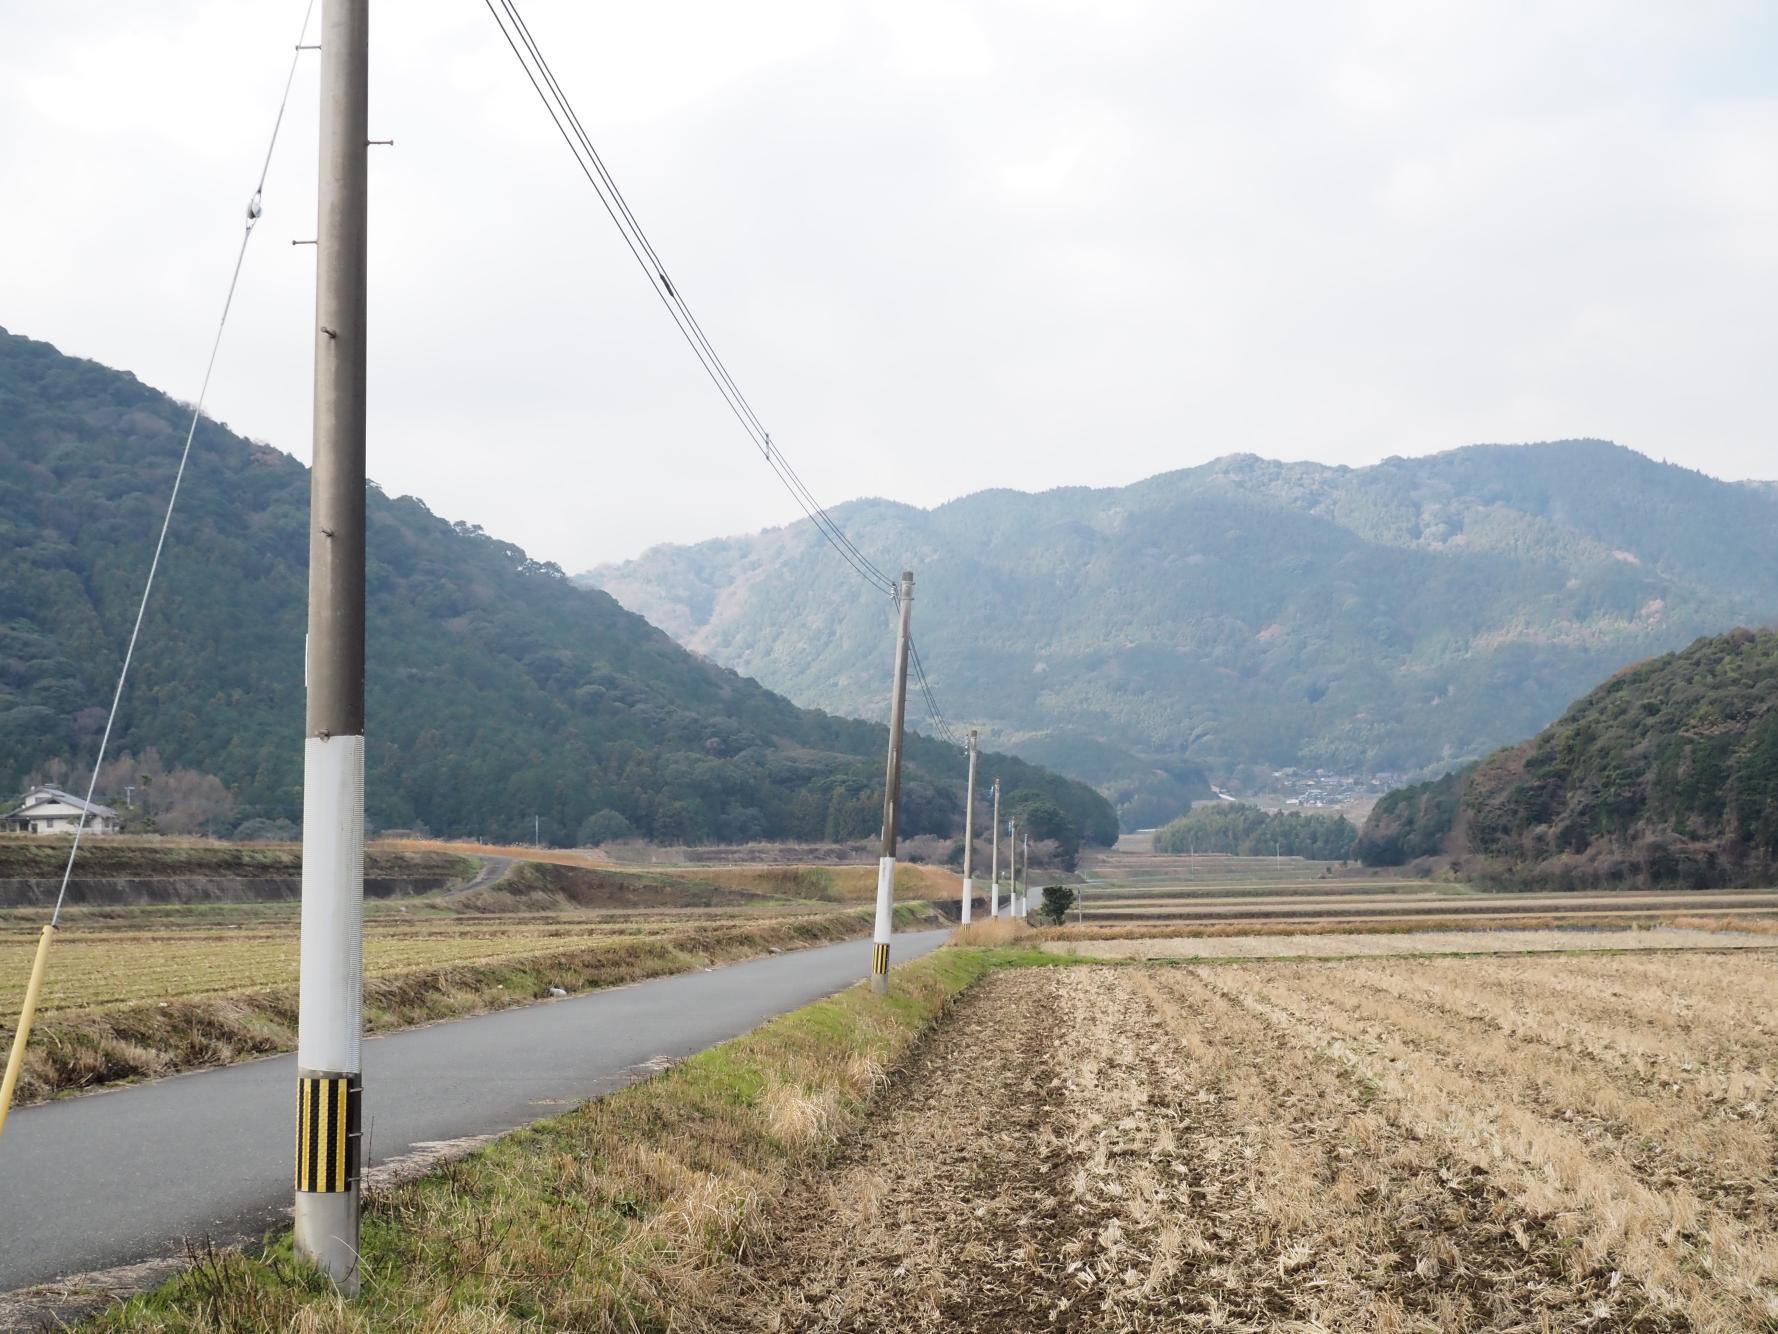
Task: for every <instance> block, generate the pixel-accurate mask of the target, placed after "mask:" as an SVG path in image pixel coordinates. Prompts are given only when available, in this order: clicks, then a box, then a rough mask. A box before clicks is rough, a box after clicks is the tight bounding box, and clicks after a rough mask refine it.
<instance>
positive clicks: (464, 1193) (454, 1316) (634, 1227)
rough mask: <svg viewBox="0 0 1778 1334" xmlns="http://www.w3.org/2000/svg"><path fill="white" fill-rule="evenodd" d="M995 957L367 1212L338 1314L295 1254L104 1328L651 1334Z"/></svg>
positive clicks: (710, 1061) (718, 1269)
mask: <svg viewBox="0 0 1778 1334" xmlns="http://www.w3.org/2000/svg"><path fill="white" fill-rule="evenodd" d="M998 962H999V959H998V958H997V957H996V956H995V955H993V954H990V953H989V952H988V951H985V950H980V949H948V950H939V951H937V952H935V953H934V954H931V955H928V956H927V957H925V958H923V959H920V960H918V961H916V962H914V963H912V964H909V965H907V966H905V967H902V968H898V969H897V970H896V971H895V973H894V977H893V983H892V987H891V993H890V995H889V997H888V998H887V999H886V1000H885V999H879V998H876V997H873V996H871V995H870V993H869V992H868V991H867V990H865V989H864V988H863V987H853V988H851V989H850V990H847V991H844V992H842V993H840V994H839V995H838V996H835V997H832V998H830V999H828V1000H824V1001H818V1002H816V1003H815V1004H813V1005H809V1006H805V1007H804V1008H803V1009H800V1010H796V1011H794V1012H792V1013H790V1014H787V1015H784V1016H782V1017H780V1018H778V1019H775V1020H773V1021H772V1022H770V1023H768V1024H766V1025H764V1026H762V1027H761V1028H759V1029H756V1030H755V1031H754V1032H752V1033H750V1034H748V1035H746V1036H745V1037H741V1038H738V1039H736V1040H734V1041H732V1042H728V1043H725V1044H723V1045H722V1046H719V1047H714V1048H712V1049H711V1050H709V1051H706V1052H704V1053H702V1054H700V1055H698V1056H695V1057H692V1058H691V1059H689V1060H687V1061H685V1062H683V1063H682V1064H680V1065H678V1066H677V1067H675V1068H674V1069H673V1070H671V1071H669V1072H668V1073H666V1074H664V1075H661V1076H658V1077H656V1078H654V1079H651V1080H648V1081H646V1082H644V1083H641V1084H637V1085H634V1086H632V1087H631V1088H629V1089H627V1090H625V1091H623V1092H620V1093H617V1094H613V1095H612V1096H610V1097H608V1098H603V1099H601V1100H599V1101H597V1102H591V1103H588V1104H586V1105H584V1106H583V1107H581V1108H579V1109H578V1110H576V1111H574V1112H571V1113H569V1114H568V1115H566V1116H560V1117H555V1118H553V1119H551V1120H548V1121H543V1122H539V1123H538V1124H537V1125H535V1126H532V1127H530V1128H528V1129H525V1130H521V1131H518V1132H516V1133H514V1134H512V1135H509V1136H507V1137H506V1138H504V1139H502V1140H500V1141H498V1142H496V1143H495V1144H493V1145H490V1146H489V1147H488V1148H486V1149H484V1150H482V1151H481V1152H479V1153H476V1154H474V1155H472V1156H470V1157H468V1158H464V1159H461V1160H458V1161H456V1162H454V1163H451V1164H448V1165H447V1166H445V1167H443V1168H441V1169H439V1170H438V1171H436V1172H434V1173H432V1174H431V1175H429V1176H427V1177H423V1178H421V1179H420V1180H418V1181H415V1182H412V1183H409V1184H407V1185H404V1186H400V1187H397V1188H396V1189H394V1190H392V1191H390V1192H388V1193H387V1194H386V1195H382V1196H380V1197H377V1198H373V1199H372V1200H371V1202H370V1204H369V1206H368V1208H367V1211H366V1215H365V1225H364V1236H363V1243H364V1290H363V1293H362V1295H361V1296H360V1297H359V1298H358V1300H357V1301H355V1302H353V1303H351V1304H344V1303H341V1302H340V1301H338V1300H337V1299H336V1298H334V1297H333V1296H332V1295H331V1293H330V1291H329V1290H328V1289H327V1287H326V1286H325V1284H324V1283H322V1282H321V1281H319V1280H318V1279H316V1278H315V1276H314V1275H313V1274H311V1273H309V1272H307V1271H306V1270H304V1269H303V1268H302V1267H300V1266H298V1265H297V1264H295V1263H294V1262H293V1261H292V1259H291V1256H290V1251H289V1244H288V1241H287V1240H283V1241H279V1242H276V1243H274V1244H272V1245H271V1246H269V1247H268V1248H267V1249H266V1251H265V1252H264V1253H262V1254H261V1255H258V1256H246V1255H238V1254H227V1253H224V1254H218V1255H214V1256H207V1257H205V1258H204V1259H203V1261H202V1262H201V1263H199V1264H197V1265H195V1266H194V1267H193V1268H191V1269H190V1270H188V1271H187V1272H186V1273H184V1274H183V1275H181V1276H180V1277H179V1278H177V1279H175V1280H173V1281H172V1282H171V1283H169V1284H167V1285H166V1286H164V1287H162V1288H160V1289H158V1290H157V1291H155V1292H152V1293H149V1294H147V1295H145V1296H142V1297H138V1298H136V1299H134V1300H132V1301H130V1302H129V1303H127V1304H125V1305H124V1306H122V1307H120V1308H117V1309H115V1310H113V1311H111V1312H109V1313H108V1314H107V1315H105V1316H104V1317H102V1318H101V1319H100V1320H99V1321H98V1322H96V1327H97V1328H100V1329H104V1330H113V1331H118V1330H133V1331H134V1330H155V1331H158V1330H169V1331H170V1330H222V1329H226V1330H231V1331H241V1332H242V1334H255V1332H257V1331H265V1332H266V1334H271V1332H272V1331H280V1332H281V1331H284V1330H288V1329H301V1330H305V1331H310V1332H311V1334H325V1332H328V1331H368V1330H422V1331H438V1332H439V1334H443V1331H469V1330H476V1331H488V1330H558V1329H576V1330H612V1331H619V1330H622V1331H638V1330H664V1329H668V1328H671V1327H673V1313H674V1311H676V1310H682V1309H685V1308H686V1307H688V1306H692V1305H698V1304H702V1301H701V1299H702V1298H703V1297H705V1296H706V1295H707V1294H708V1292H709V1291H710V1289H711V1287H712V1285H715V1284H719V1283H721V1282H722V1281H723V1279H724V1276H725V1273H726V1266H727V1265H728V1264H729V1263H731V1262H732V1261H733V1260H734V1259H735V1258H736V1257H737V1256H739V1255H741V1254H742V1252H743V1251H744V1250H745V1247H746V1245H747V1243H748V1241H749V1239H750V1237H752V1236H753V1235H755V1229H756V1228H757V1225H758V1223H759V1220H760V1218H761V1216H762V1212H763V1208H764V1206H765V1205H767V1204H769V1203H770V1201H771V1200H773V1199H774V1198H776V1197H777V1196H778V1195H779V1193H780V1192H781V1191H782V1190H783V1189H784V1187H785V1185H786V1184H787V1182H788V1181H789V1180H790V1178H791V1176H792V1174H793V1172H794V1171H795V1170H796V1168H797V1167H798V1165H799V1164H801V1163H803V1162H804V1161H806V1160H807V1158H808V1157H809V1155H810V1154H811V1153H820V1152H823V1151H825V1150H826V1149H827V1148H828V1147H829V1146H831V1145H832V1144H833V1143H834V1142H835V1141H836V1140H837V1138H838V1137H839V1136H840V1135H842V1134H844V1133H845V1132H846V1131H847V1130H848V1129H849V1128H850V1127H852V1126H853V1125H855V1124H856V1122H857V1119H858V1117H859V1115H860V1113H861V1111H862V1109H863V1108H864V1107H865V1105H866V1104H867V1102H868V1101H869V1099H870V1097H871V1095H872V1093H873V1092H874V1091H875V1090H876V1089H877V1088H878V1086H879V1085H881V1084H882V1082H883V1081H884V1080H885V1078H886V1077H887V1072H888V1071H889V1070H890V1069H891V1068H892V1067H893V1066H894V1065H895V1064H896V1063H897V1062H898V1061H899V1060H900V1059H901V1058H902V1057H903V1056H904V1055H905V1054H906V1052H907V1051H908V1049H909V1048H910V1047H911V1046H912V1044H913V1043H914V1042H915V1041H916V1040H917V1039H918V1038H919V1037H920V1035H921V1034H922V1033H923V1032H924V1031H925V1030H926V1029H927V1028H928V1027H929V1026H930V1025H931V1024H932V1023H933V1022H934V1021H935V1020H937V1019H938V1018H939V1017H940V1016H941V1015H942V1014H943V1013H944V1011H945V1010H946V1008H947V1007H948V1006H949V1004H950V1003H951V1001H952V1000H953V999H954V998H955V997H956V996H957V995H958V994H959V993H961V992H962V991H963V990H965V989H966V988H967V987H969V986H970V985H971V984H973V983H974V982H976V981H977V980H979V979H980V978H981V977H982V976H984V975H985V974H986V973H987V972H988V971H989V969H991V968H992V967H994V966H995V965H996V963H998Z"/></svg>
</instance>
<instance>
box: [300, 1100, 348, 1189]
mask: <svg viewBox="0 0 1778 1334" xmlns="http://www.w3.org/2000/svg"><path fill="white" fill-rule="evenodd" d="M363 1100H364V1085H363V1082H362V1080H361V1079H360V1077H359V1076H358V1075H302V1076H299V1077H298V1079H297V1081H296V1188H297V1189H298V1190H302V1191H309V1192H311V1193H315V1194H324V1195H327V1194H337V1193H338V1192H340V1191H345V1190H350V1189H351V1188H352V1187H353V1186H354V1185H356V1184H357V1182H358V1117H359V1108H360V1107H361V1105H362V1103H363Z"/></svg>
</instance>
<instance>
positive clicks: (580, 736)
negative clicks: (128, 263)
mask: <svg viewBox="0 0 1778 1334" xmlns="http://www.w3.org/2000/svg"><path fill="white" fill-rule="evenodd" d="M187 411H188V410H186V409H183V408H181V407H179V406H178V405H177V404H175V403H174V402H173V401H172V400H171V399H169V398H167V397H166V396H165V395H163V394H160V393H158V392H156V391H154V390H151V389H149V388H147V387H145V386H143V385H142V384H140V383H139V382H137V381H136V380H135V379H134V377H132V376H130V375H127V374H124V373H121V372H118V371H114V370H111V369H108V368H106V367H103V366H100V365H97V364H96V363H93V362H89V361H81V360H78V359H75V358H71V357H65V356H62V355H61V354H60V353H58V352H57V351H56V350H55V349H54V348H52V347H50V346H49V345H48V344H45V343H38V342H33V341H31V340H29V339H26V338H21V337H15V336H12V335H8V334H6V333H5V332H4V331H3V330H0V785H6V786H12V785H15V784H17V783H18V782H19V781H21V780H22V778H23V777H24V776H25V774H26V773H27V772H28V771H29V770H31V769H32V768H33V767H34V766H36V765H38V764H40V763H42V762H43V761H45V760H48V759H51V758H55V757H71V758H74V759H76V760H84V759H86V758H87V757H90V755H91V753H92V749H93V743H94V741H95V740H96V736H97V730H98V728H99V727H100V726H102V724H103V721H104V715H103V711H102V709H101V708H100V707H98V706H100V705H102V704H103V703H105V702H106V701H108V700H109V697H110V690H111V685H112V682H113V679H114V676H115V673H116V670H117V662H118V658H119V656H120V654H121V651H122V647H123V644H124V641H125V639H126V638H127V634H128V629H129V621H130V617H131V616H132V615H133V612H134V608H135V599H136V597H137V595H138V592H139V589H140V585H141V579H142V575H143V572H144V571H145V569H146V567H147V562H148V556H149V551H150V548H151V544H152V541H153V537H154V532H155V530H156V527H157V525H158V522H159V518H160V514H161V510H162V507H163V506H164V504H165V497H166V494H167V487H168V484H169V482H170V480H171V476H172V471H173V468H174V465H175V463H176V460H177V457H178V451H179V446H180V443H181V439H182V435H183V430H184V422H185V420H186V415H187ZM308 489H309V479H308V470H307V469H306V468H304V467H303V466H302V465H301V464H299V463H298V462H297V461H296V460H294V459H292V458H291V457H289V456H288V455H286V454H283V453H280V452H279V451H277V450H275V449H272V448H270V447H269V446H266V445H258V444H251V443H249V442H247V441H245V440H243V439H241V438H239V437H238V436H235V435H233V434H231V433H230V432H229V431H228V430H227V429H226V428H225V427H222V426H218V425H216V424H214V423H210V422H205V423H204V424H202V425H201V426H200V428H199V431H198V436H197V446H196V452H195V454H194V457H193V465H192V469H191V471H190V472H189V473H188V475H187V479H186V486H185V490H184V492H183V494H182V496H181V498H180V508H179V514H178V518H177V520H176V524H175V529H174V534H173V538H172V541H171V543H170V544H169V546H168V549H167V555H166V559H165V561H164V563H163V566H162V576H161V583H160V585H159V587H158V589H157V592H156V595H155V600H154V602H153V604H152V605H151V609H150V611H149V615H148V619H147V621H146V623H145V625H144V630H143V641H142V646H141V648H140V650H139V652H138V656H137V662H136V668H135V672H134V677H133V680H132V684H131V687H130V690H129V693H128V695H127V696H126V701H125V708H124V711H123V713H122V716H121V720H120V731H119V734H118V736H117V737H116V738H115V740H114V748H115V749H116V750H118V751H123V750H133V751H137V752H140V751H141V750H142V749H144V748H145V747H149V746H154V747H157V748H158V749H159V750H160V751H161V752H162V753H163V755H164V756H165V757H166V759H167V760H168V762H169V763H176V764H179V765H183V766H189V767H192V768H196V769H200V770H206V771H209V772H213V773H215V774H217V775H218V776H220V777H221V778H222V779H223V780H224V781H225V782H227V783H228V784H229V785H230V786H231V787H232V788H233V789H234V790H235V791H236V793H237V795H238V797H239V799H240V803H241V805H240V810H239V811H238V815H239V816H240V817H242V818H245V817H247V816H286V817H289V816H294V815H296V814H297V811H298V804H299V789H300V782H301V754H302V750H301V739H302V679H301V674H302V641H303V633H304V621H305V611H304V608H305V599H306V592H305V579H306V568H307V562H308V536H307V533H308ZM369 522H370V535H369V536H370V563H371V569H370V579H369V597H370V647H369V686H368V700H367V706H368V715H369V717H368V740H367V751H368V762H369V768H370V777H369V784H368V803H369V807H370V816H371V819H372V821H373V822H375V823H377V824H382V825H391V824H397V825H399V824H409V823H412V822H416V821H421V822H424V823H426V824H427V825H429V826H431V827H432V828H433V829H434V830H435V831H437V832H440V833H464V834H484V835H487V836H490V837H495V838H520V837H523V838H529V837H530V835H531V829H532V817H533V815H534V814H535V815H540V816H541V817H542V820H543V832H544V836H545V837H546V838H549V839H554V840H556V841H564V840H570V839H572V838H573V837H574V836H575V834H576V832H577V831H578V830H579V828H580V826H581V823H582V822H583V821H585V820H586V819H587V818H588V817H589V816H590V815H592V814H593V813H595V812H598V811H601V810H607V809H609V810H614V811H616V812H618V813H619V814H621V815H623V816H624V817H625V818H627V819H628V820H629V821H630V822H631V823H632V824H633V825H634V826H635V827H636V828H637V829H639V830H640V831H642V832H643V833H645V834H652V835H656V836H659V837H662V838H672V839H692V840H696V839H708V838H723V839H744V838H750V837H777V836H782V837H794V838H824V837H830V836H831V837H840V838H854V837H863V836H868V835H870V834H874V833H875V831H876V830H877V828H878V826H879V824H880V815H881V805H880V803H881V789H882V772H883V758H882V756H883V745H884V740H885V735H886V734H885V732H884V729H883V728H882V727H881V726H879V725H874V724H870V723H865V722H858V721H853V720H850V719H845V718H838V717H830V716H828V715H825V714H821V713H818V712H811V711H807V710H804V709H800V708H797V707H796V706H794V705H792V704H791V703H790V702H789V701H787V700H785V699H784V698H782V697H781V696H779V695H775V694H773V693H771V692H770V691H768V690H765V689H763V688H762V687H760V686H759V685H758V684H756V683H755V682H753V681H751V680H748V679H746V678H744V677H742V676H738V675H737V674H735V673H734V672H733V671H730V670H728V669H727V668H724V667H720V666H717V665H714V664H712V663H709V662H706V661H702V660H700V659H698V658H696V657H694V656H693V655H692V654H690V653H687V652H686V651H685V650H684V649H682V648H681V647H680V646H679V645H677V644H676V643H674V642H673V641H672V640H671V639H670V638H669V637H668V636H667V635H665V634H663V633H661V632H660V631H658V630H656V629H654V628H653V627H652V626H650V625H648V624H647V623H646V622H645V621H644V620H643V619H642V618H641V617H640V616H637V615H635V614H633V613H631V612H628V611H625V610H624V609H623V608H622V607H620V606H618V605H617V603H615V602H614V601H613V600H612V599H611V598H609V597H608V596H606V595H605V594H603V593H599V592H596V591H593V590H589V589H583V588H578V587H576V586H574V585H573V584H572V583H571V582H569V581H568V580H567V579H566V578H564V577H563V575H562V573H561V571H559V570H557V569H555V568H554V567H553V566H548V565H541V564H538V563H537V562H534V561H531V560H530V559H528V558H527V557H526V556H525V554H524V552H522V551H520V550H519V549H518V548H517V547H514V546H511V545H509V544H507V543H504V542H499V541H496V540H494V539H493V538H490V537H488V536H486V535H485V534H483V533H481V532H480V531H479V530H477V529H474V528H472V527H469V526H466V525H462V524H451V523H447V522H446V521H444V520H442V519H439V518H437V517H435V516H434V515H432V514H431V513H430V512H429V511H428V510H427V509H426V507H425V506H424V505H423V504H421V503H420V502H419V501H418V500H415V499H412V498H410V497H404V498H401V499H391V498H389V497H386V496H384V495H382V494H381V493H380V492H378V491H376V490H375V489H374V487H373V490H372V494H371V497H370V511H369ZM909 759H910V764H911V765H912V768H911V769H910V771H909V774H908V782H907V791H906V794H905V796H904V808H905V817H904V818H905V819H906V821H907V823H908V829H909V832H918V831H928V832H940V833H948V832H949V831H950V830H951V828H952V826H953V824H954V823H955V822H957V821H959V820H960V819H961V801H960V796H959V790H958V782H959V780H960V779H961V778H962V776H963V772H964V765H963V759H962V756H961V755H959V754H958V753H957V752H956V751H955V750H953V749H952V748H950V747H946V746H941V745H939V744H937V743H935V742H930V741H926V740H924V739H918V740H916V741H915V743H914V744H913V745H912V746H911V747H910V754H909ZM983 768H984V772H987V773H989V774H992V773H995V772H999V773H1001V774H1002V775H1003V776H1004V779H1005V782H1006V784H1007V786H1008V787H1010V788H1013V789H1025V788H1034V789H1040V790H1042V791H1044V792H1046V793H1047V794H1049V795H1050V796H1051V797H1052V799H1053V800H1055V801H1056V802H1057V803H1058V804H1059V805H1061V806H1062V807H1063V808H1064V809H1065V810H1067V811H1068V813H1069V814H1070V815H1071V816H1073V817H1074V818H1075V820H1076V823H1077V824H1078V825H1079V826H1080V827H1081V829H1082V831H1083V832H1084V833H1086V834H1088V836H1089V837H1097V838H1101V839H1103V838H1108V837H1111V836H1114V835H1115V832H1116V830H1115V822H1114V820H1113V817H1112V814H1111V810H1110V808H1109V807H1108V806H1107V805H1106V804H1105V802H1104V801H1103V799H1102V798H1100V797H1099V796H1098V795H1097V794H1096V793H1094V792H1092V791H1091V790H1090V789H1087V788H1085V787H1084V786H1082V785H1080V784H1077V783H1070V782H1067V781H1065V780H1061V779H1059V778H1057V777H1055V776H1054V775H1051V774H1048V773H1045V772H1043V771H1041V770H1037V769H1035V768H1033V767H1032V766H1029V765H1026V764H1024V763H1022V762H1020V761H1016V760H1011V759H1008V758H1005V757H992V758H990V759H989V760H988V761H987V762H986V763H985V764H984V766H983Z"/></svg>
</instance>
